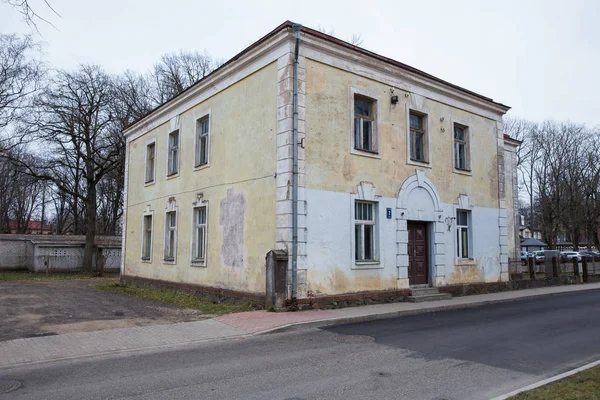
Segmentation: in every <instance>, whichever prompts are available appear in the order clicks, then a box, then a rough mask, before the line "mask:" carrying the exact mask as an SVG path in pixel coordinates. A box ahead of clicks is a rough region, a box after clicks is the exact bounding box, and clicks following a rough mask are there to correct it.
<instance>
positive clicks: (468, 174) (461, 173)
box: [452, 167, 473, 176]
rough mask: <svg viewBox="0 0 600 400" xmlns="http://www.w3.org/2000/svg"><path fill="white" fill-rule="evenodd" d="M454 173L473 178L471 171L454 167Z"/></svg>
mask: <svg viewBox="0 0 600 400" xmlns="http://www.w3.org/2000/svg"><path fill="white" fill-rule="evenodd" d="M452 172H454V173H455V174H459V175H466V176H473V172H472V171H471V170H470V169H460V168H456V167H453V168H452Z"/></svg>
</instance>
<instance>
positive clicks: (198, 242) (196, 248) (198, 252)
mask: <svg viewBox="0 0 600 400" xmlns="http://www.w3.org/2000/svg"><path fill="white" fill-rule="evenodd" d="M192 264H200V265H205V264H206V206H202V207H194V238H193V243H192Z"/></svg>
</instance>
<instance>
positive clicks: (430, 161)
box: [406, 103, 433, 168]
mask: <svg viewBox="0 0 600 400" xmlns="http://www.w3.org/2000/svg"><path fill="white" fill-rule="evenodd" d="M411 111H414V112H416V113H418V114H423V116H424V118H425V127H426V128H425V129H426V130H427V131H426V132H425V151H426V153H425V159H426V160H427V161H426V162H421V161H415V160H412V159H411V158H410V112H411ZM406 163H407V164H411V165H417V166H419V167H423V168H433V157H432V154H431V114H430V113H429V110H428V109H427V108H422V107H415V106H414V105H411V104H408V103H407V104H406Z"/></svg>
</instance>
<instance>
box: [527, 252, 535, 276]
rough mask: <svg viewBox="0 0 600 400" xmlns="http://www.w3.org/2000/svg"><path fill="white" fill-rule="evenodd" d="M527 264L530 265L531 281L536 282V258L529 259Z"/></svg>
mask: <svg viewBox="0 0 600 400" xmlns="http://www.w3.org/2000/svg"><path fill="white" fill-rule="evenodd" d="M527 263H528V264H529V279H530V280H532V281H535V257H529V258H528V259H527Z"/></svg>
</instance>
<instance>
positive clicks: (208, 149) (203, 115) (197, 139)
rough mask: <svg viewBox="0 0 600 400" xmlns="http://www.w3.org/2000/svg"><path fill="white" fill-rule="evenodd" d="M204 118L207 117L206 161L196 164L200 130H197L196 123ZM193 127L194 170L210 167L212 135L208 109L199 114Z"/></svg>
mask: <svg viewBox="0 0 600 400" xmlns="http://www.w3.org/2000/svg"><path fill="white" fill-rule="evenodd" d="M204 118H208V133H207V134H206V163H204V164H198V162H197V161H198V157H199V156H200V152H199V147H198V146H199V145H200V144H199V138H200V132H199V131H198V125H199V124H198V123H199V122H200V121H201V120H203V119H204ZM195 124H196V125H195V127H194V171H198V170H200V169H204V168H208V167H210V142H211V136H212V111H211V110H210V109H209V110H207V111H205V112H203V113H201V114H199V115H198V116H197V117H196V119H195Z"/></svg>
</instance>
